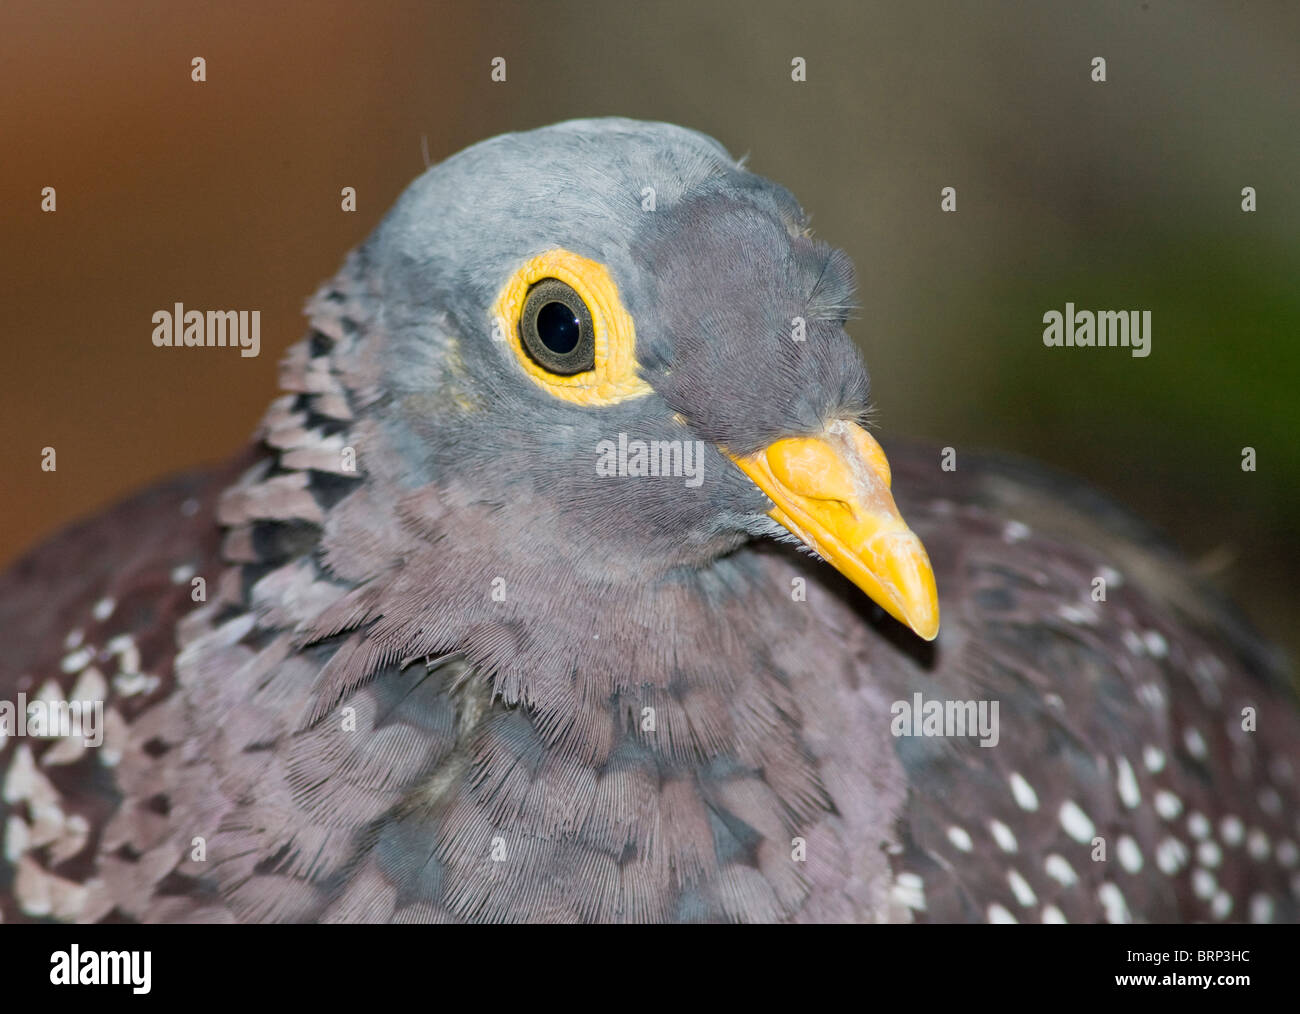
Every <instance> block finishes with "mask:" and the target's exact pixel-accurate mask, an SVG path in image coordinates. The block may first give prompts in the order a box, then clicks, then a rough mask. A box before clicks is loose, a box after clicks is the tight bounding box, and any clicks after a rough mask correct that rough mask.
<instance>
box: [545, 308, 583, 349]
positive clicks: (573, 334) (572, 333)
mask: <svg viewBox="0 0 1300 1014" xmlns="http://www.w3.org/2000/svg"><path fill="white" fill-rule="evenodd" d="M581 336H582V327H581V325H579V323H578V318H577V317H576V316H575V315H574V313H573V311H572V310H570V309H569V308H568V307H567V306H565V305H564V304H563V303H547V304H546V305H545V306H543V307H542V308H541V309H540V310H538V311H537V337H539V338H540V339H541V340H542V344H543V345H545V346H546V347H547V348H548V349H550V350H551V351H552V352H557V353H559V354H561V355H563V354H564V353H566V352H572V351H573V350H574V349H575V348H577V346H578V339H579V338H580V337H581Z"/></svg>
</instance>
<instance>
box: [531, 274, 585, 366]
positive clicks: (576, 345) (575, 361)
mask: <svg viewBox="0 0 1300 1014" xmlns="http://www.w3.org/2000/svg"><path fill="white" fill-rule="evenodd" d="M519 338H520V340H521V341H522V343H523V346H524V350H525V351H526V352H527V353H528V357H529V358H530V359H532V361H533V362H535V363H536V364H537V365H538V366H540V367H542V368H543V369H545V370H549V371H550V372H551V373H554V374H557V375H559V376H561V377H571V376H573V375H574V374H576V373H585V372H587V371H589V370H594V369H595V368H596V342H595V328H594V326H593V324H592V319H591V310H590V309H588V307H587V304H586V302H585V301H584V300H583V298H582V297H581V296H579V295H578V294H577V292H575V291H574V290H573V288H572V286H570V285H567V284H566V283H564V282H562V281H560V280H559V279H558V278H543V279H542V280H541V281H539V282H537V283H536V284H535V285H533V286H532V287H531V288H530V289H529V290H528V294H527V296H525V297H524V306H523V310H522V311H521V313H520V315H519Z"/></svg>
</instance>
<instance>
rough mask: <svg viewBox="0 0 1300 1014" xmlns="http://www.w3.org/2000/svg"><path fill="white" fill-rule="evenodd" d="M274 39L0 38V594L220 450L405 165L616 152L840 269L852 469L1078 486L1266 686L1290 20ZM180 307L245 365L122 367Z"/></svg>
mask: <svg viewBox="0 0 1300 1014" xmlns="http://www.w3.org/2000/svg"><path fill="white" fill-rule="evenodd" d="M269 6H270V5H264V4H262V3H222V4H220V5H216V4H200V3H197V2H191V3H177V2H166V3H164V2H158V3H141V2H129V3H128V2H123V0H100V2H88V3H68V2H51V0H4V3H3V6H2V7H0V83H2V84H3V87H0V139H2V141H0V143H2V145H3V148H2V149H0V150H2V151H3V158H2V159H0V237H2V240H0V244H2V245H0V278H2V279H3V281H2V282H0V311H3V322H4V331H5V335H4V339H3V342H4V344H3V348H4V351H5V356H4V366H3V369H0V405H3V413H4V439H3V440H2V441H0V518H2V519H3V525H0V565H2V564H3V563H6V562H8V561H9V560H10V559H12V558H13V557H14V556H15V555H16V554H18V553H19V552H20V551H22V550H23V549H24V548H25V547H27V546H29V545H31V544H32V543H33V542H34V541H35V540H38V539H39V538H41V537H43V536H45V535H48V534H50V533H52V532H53V531H54V530H55V529H57V528H58V527H59V526H61V525H63V524H65V523H67V522H68V521H70V520H72V519H73V518H75V517H77V516H79V515H82V514H85V513H88V512H90V511H93V510H94V509H96V508H99V507H101V506H103V505H105V504H107V503H109V502H111V501H113V500H115V499H117V498H119V497H121V496H122V495H124V494H126V493H128V492H129V491H130V490H132V489H133V488H135V487H138V486H139V485H141V484H143V483H146V482H148V481H150V480H152V479H155V478H157V477H160V476H162V475H165V474H167V473H169V472H173V471H175V470H177V469H182V468H186V467H189V466H194V465H198V464H201V463H206V462H213V461H217V460H220V459H221V458H223V457H225V456H227V455H228V454H230V453H232V452H233V451H235V450H236V449H237V448H238V447H240V446H241V445H242V444H244V443H245V441H246V440H247V438H248V435H249V434H250V433H251V432H252V430H253V429H254V428H255V426H256V425H257V421H258V418H259V416H260V414H261V412H262V410H263V409H264V407H265V405H266V403H267V401H268V400H269V399H270V398H271V397H272V396H273V395H274V393H275V391H276V370H275V362H276V360H277V359H278V357H279V355H280V354H281V353H282V352H283V350H284V349H285V348H286V347H287V346H289V345H290V344H291V343H293V342H294V341H295V340H297V339H298V338H299V337H300V336H301V334H302V331H303V322H302V318H301V315H300V311H301V306H302V303H303V300H304V298H305V297H306V296H307V295H308V294H309V293H310V292H311V291H312V290H313V289H314V288H315V286H316V285H317V284H318V283H320V282H321V281H322V280H323V279H325V278H326V277H328V276H329V275H330V274H331V273H332V272H333V271H334V270H335V268H336V266H337V265H338V264H339V262H340V261H341V259H342V257H343V255H344V253H345V252H346V251H347V250H348V249H349V248H350V247H352V246H354V245H355V244H356V243H358V242H359V241H360V240H362V239H363V238H364V237H365V235H366V234H367V233H368V232H369V231H370V229H371V228H372V227H373V226H374V224H375V223H376V222H377V221H378V219H379V218H380V216H381V215H382V214H383V213H384V211H385V210H386V209H387V207H388V206H389V204H390V203H391V202H392V201H393V199H394V198H395V197H396V196H397V195H398V193H400V191H401V190H402V188H403V187H404V186H405V185H406V184H407V183H408V182H409V181H410V180H411V179H412V178H413V177H414V176H415V175H417V174H418V173H419V172H420V171H421V170H422V169H423V167H424V164H425V155H426V153H427V157H428V159H430V160H432V161H437V160H439V159H442V158H444V157H445V156H447V155H450V154H452V153H453V152H455V151H457V150H458V149H460V148H462V147H464V146H465V145H467V144H470V143H472V142H474V141H477V140H480V139H482V138H485V137H488V136H490V135H493V134H496V133H500V132H502V131H507V130H515V129H522V128H530V127H535V126H540V125H542V124H546V123H550V122H553V121H556V120H562V119H566V118H569V117H575V116H593V115H604V114H618V115H624V116H633V117H641V118H649V119H663V120H670V121H674V122H677V123H681V124H684V125H687V126H691V127H695V128H697V129H700V130H702V131H705V132H706V133H709V134H712V135H713V136H715V137H717V138H718V139H719V140H720V141H721V142H722V143H723V144H724V145H726V146H727V147H728V148H729V149H730V150H731V151H732V152H733V153H734V154H737V155H739V154H744V153H749V155H750V165H751V167H752V168H754V169H755V170H756V171H758V172H760V173H762V174H764V175H766V176H769V177H771V178H773V179H776V180H778V181H780V182H781V183H784V184H785V185H786V186H788V187H789V188H790V189H791V190H792V191H793V192H794V193H795V194H796V195H797V196H798V197H799V198H800V200H801V202H802V203H803V204H804V207H805V208H806V209H808V210H809V211H810V212H811V213H812V215H813V224H814V227H815V229H816V231H817V233H818V234H819V235H820V236H821V237H822V238H824V239H826V240H828V241H829V242H831V243H833V244H835V245H837V246H840V247H843V248H845V249H846V250H847V251H848V252H849V253H850V254H851V255H852V257H853V259H854V261H855V262H856V264H857V267H858V275H859V291H860V299H861V303H862V311H861V313H860V314H859V317H858V319H857V320H856V321H854V322H853V323H852V324H851V330H852V332H853V333H854V335H855V337H856V338H857V339H858V340H859V341H860V342H861V343H862V346H863V348H864V349H865V351H866V355H867V361H868V363H869V365H870V367H871V370H872V375H873V381H874V385H875V398H876V403H877V406H878V408H879V415H878V421H879V423H880V436H881V439H882V442H883V443H884V444H885V446H886V448H887V447H888V446H889V437H890V434H897V433H907V434H910V435H913V436H918V437H924V438H928V439H931V440H933V441H935V442H937V443H940V444H951V445H954V446H957V447H959V448H960V447H970V446H982V447H991V448H998V449H1002V450H1008V451H1014V452H1018V453H1022V454H1025V455H1030V456H1033V457H1036V458H1039V459H1042V460H1044V461H1047V462H1050V463H1051V464H1053V465H1056V466H1058V467H1060V468H1063V469H1066V470H1068V471H1070V472H1073V473H1075V474H1078V475H1081V476H1083V477H1085V478H1087V479H1088V480H1090V481H1091V482H1092V483H1094V484H1095V485H1097V486H1098V487H1100V488H1102V489H1104V490H1106V491H1108V492H1109V493H1111V494H1112V495H1114V496H1115V497H1116V498H1118V499H1119V500H1120V501H1121V502H1123V503H1124V504H1126V505H1128V506H1129V507H1131V508H1133V509H1134V510H1135V511H1137V512H1138V513H1140V514H1142V515H1144V516H1146V517H1147V518H1148V519H1149V520H1151V521H1152V522H1154V523H1156V524H1157V525H1158V526H1160V527H1163V528H1164V529H1165V530H1166V531H1167V532H1168V533H1169V534H1170V535H1171V536H1172V537H1173V539H1174V540H1175V541H1176V542H1177V543H1178V544H1180V545H1181V546H1182V547H1183V549H1184V550H1186V551H1187V553H1188V554H1190V555H1191V557H1192V558H1193V559H1194V560H1198V561H1200V562H1201V564H1202V565H1203V568H1204V569H1205V570H1206V571H1207V572H1212V573H1213V574H1214V575H1215V577H1216V579H1217V580H1218V581H1219V583H1220V584H1221V585H1222V586H1223V587H1224V588H1225V589H1227V590H1228V591H1229V592H1230V593H1231V594H1233V595H1234V596H1235V597H1236V598H1237V599H1238V600H1239V601H1240V602H1241V603H1242V604H1243V605H1244V607H1245V609H1246V612H1247V613H1248V615H1249V616H1250V617H1251V618H1252V619H1253V620H1254V622H1255V623H1256V625H1257V626H1259V627H1260V628H1261V629H1263V630H1264V631H1265V632H1267V633H1268V634H1269V635H1271V636H1272V637H1273V638H1274V639H1276V640H1279V641H1281V642H1283V643H1284V644H1286V645H1287V646H1288V648H1289V651H1290V653H1291V655H1292V658H1293V659H1295V658H1296V657H1297V656H1300V631H1298V630H1297V627H1298V626H1300V624H1297V623H1296V620H1297V618H1300V593H1298V591H1297V588H1298V587H1300V581H1297V579H1296V575H1297V573H1300V511H1298V510H1297V504H1296V495H1297V491H1298V490H1300V443H1298V442H1297V440H1296V436H1297V431H1298V429H1300V426H1298V425H1297V424H1298V423H1300V395H1298V393H1297V392H1300V285H1298V284H1297V279H1298V278H1300V184H1298V181H1300V5H1298V4H1294V3H1250V4H1231V5H1229V4H1216V5H1210V4H1189V3H1172V2H1157V0H1150V2H1147V3H1109V4H1093V5H1081V4H1077V3H1064V2H1062V3H1056V4H1048V3H1039V4H1029V3H1025V4H1000V3H992V2H982V3H978V4H968V3H957V2H954V3H942V4H940V3H930V2H914V3H908V4H898V3H888V4H885V3H854V4H846V3H838V4H822V3H815V2H801V3H799V4H791V3H788V2H779V0H746V2H743V3H734V4H726V3H701V2H699V0H692V2H684V3H676V2H674V3H642V4H636V5H626V6H624V7H623V8H622V9H617V10H616V9H612V8H610V7H607V6H605V5H598V4H594V3H563V2H548V3H531V4H525V3H514V4H503V3H496V4H494V3H473V4H450V3H447V4H443V3H427V2H426V3H414V2H412V3H380V2H372V3H361V2H355V3H342V2H331V0H313V2H310V3H306V2H298V3H292V2H291V3H283V4H277V5H276V9H275V10H269V9H267V8H268V7H269ZM196 56H202V57H203V58H204V59H205V60H206V61H207V80H206V82H204V83H202V84H196V83H194V82H192V81H191V80H190V68H191V64H190V61H191V59H192V58H194V57H196ZM498 56H500V57H504V58H505V60H506V66H507V79H506V81H505V82H504V83H494V82H493V81H491V80H490V70H491V66H490V65H491V61H492V59H493V58H494V57H498ZM1096 56H1102V57H1104V58H1105V59H1106V70H1107V80H1106V82H1105V83H1104V84H1098V83H1094V82H1093V81H1092V80H1091V79H1090V72H1091V61H1092V59H1093V58H1094V57H1096ZM794 57H803V58H804V59H805V60H806V62H807V80H806V81H805V82H803V83H798V84H796V83H794V82H792V81H791V60H792V59H793V58H794ZM46 186H53V187H56V188H57V201H58V205H57V207H58V210H57V211H56V212H55V213H53V214H46V213H42V212H41V210H40V199H41V189H42V188H43V187H46ZM344 186H352V187H355V188H356V190H357V193H358V201H357V211H356V212H355V213H352V214H348V213H344V212H343V211H341V210H340V207H339V203H340V197H339V191H340V189H341V188H342V187H344ZM946 186H952V187H955V188H956V190H957V212H956V213H955V214H943V213H941V212H940V210H939V202H940V189H941V188H942V187H946ZM1246 186H1250V187H1254V188H1255V190H1256V192H1257V194H1258V198H1257V199H1258V211H1257V212H1255V213H1253V214H1246V213H1243V212H1242V210H1241V200H1242V198H1241V190H1242V188H1243V187H1246ZM1067 300H1069V301H1072V302H1074V303H1075V304H1076V305H1077V306H1079V307H1080V308H1092V309H1129V308H1141V309H1150V310H1151V311H1152V318H1153V320H1152V330H1153V352H1152V354H1151V356H1150V357H1149V358H1146V359H1136V358H1133V357H1132V356H1130V355H1129V354H1128V352H1127V351H1125V350H1121V349H1108V350H1098V349H1047V348H1045V347H1044V346H1043V343H1042V338H1041V336H1042V331H1043V324H1042V315H1043V313H1044V312H1046V311H1047V310H1050V309H1057V310H1060V309H1063V307H1064V304H1065V302H1066V301H1067ZM177 301H181V302H184V303H185V304H187V306H190V307H194V308H205V309H207V308H218V307H236V308H259V309H261V311H262V355H261V356H260V357H259V358H256V359H245V358H241V357H240V356H239V355H238V354H237V353H235V352H233V351H229V350H218V349H211V350H205V351H201V352H194V351H189V352H186V353H184V354H179V353H175V352H174V350H165V349H155V348H154V347H153V346H152V344H151V342H150V335H151V333H152V324H151V322H150V317H151V315H152V313H153V312H154V311H155V310H158V309H162V308H170V306H171V304H172V303H174V302H177ZM47 445H49V446H53V447H55V448H56V449H57V452H58V471H57V472H55V473H44V472H42V471H41V470H40V453H41V448H42V447H45V446H47ZM1244 446H1251V447H1254V448H1255V449H1256V451H1257V454H1258V470H1257V471H1255V472H1253V473H1249V472H1243V471H1242V469H1241V466H1240V462H1241V451H1242V448H1243V447H1244Z"/></svg>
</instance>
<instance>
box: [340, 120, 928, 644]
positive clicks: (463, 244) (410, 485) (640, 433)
mask: <svg viewBox="0 0 1300 1014" xmlns="http://www.w3.org/2000/svg"><path fill="white" fill-rule="evenodd" d="M350 273H351V274H352V275H353V276H355V277H364V278H365V279H367V281H366V285H367V286H368V287H369V288H370V292H369V293H368V298H367V299H366V300H364V302H365V304H366V306H368V307H369V310H368V311H367V319H366V320H365V322H364V323H363V324H361V325H360V326H361V327H362V329H363V330H364V332H365V337H366V340H365V341H364V342H362V343H358V344H357V346H356V350H355V352H354V353H353V354H351V355H350V356H342V357H340V363H339V364H338V366H337V368H339V369H340V370H342V371H343V372H344V373H345V374H347V375H348V376H349V378H350V379H349V384H350V387H351V388H352V390H353V391H354V392H355V394H354V399H355V400H357V401H358V403H359V404H361V405H362V406H363V408H362V422H363V423H364V424H365V425H364V426H363V427H362V432H363V433H368V434H370V437H372V438H373V439H371V440H367V439H362V440H361V446H360V448H359V453H360V456H361V460H362V463H363V465H364V467H365V468H366V469H367V470H368V471H371V472H375V471H378V472H380V473H382V474H383V475H384V478H385V479H386V480H387V481H388V483H389V486H388V487H386V488H392V489H393V490H395V491H397V495H398V496H418V494H419V491H421V490H423V489H428V488H436V489H437V490H438V494H437V499H438V506H437V507H436V508H435V507H431V506H430V505H429V504H430V501H429V500H428V499H426V500H425V501H424V502H423V505H422V506H420V507H418V508H409V509H408V514H409V513H410V512H411V510H414V511H415V512H416V513H418V512H419V511H421V510H423V511H427V512H429V513H431V514H438V515H439V516H440V517H441V518H442V519H443V520H442V521H441V522H440V523H439V526H438V527H436V528H435V527H434V526H432V525H430V527H429V528H428V532H430V533H434V534H431V537H436V538H439V539H444V540H445V542H447V543H451V542H454V541H458V540H462V541H463V538H464V537H468V536H474V537H475V538H477V539H478V541H477V542H476V544H477V545H478V546H479V547H481V552H484V553H486V554H487V555H488V556H489V557H490V556H492V555H493V553H494V552H496V551H497V550H500V551H501V554H502V559H503V560H505V558H506V556H507V554H506V552H505V549H504V547H506V546H513V547H514V548H515V549H516V550H519V551H522V552H523V553H525V554H529V555H531V556H533V557H536V558H540V559H547V558H549V559H550V560H551V561H552V562H553V563H554V566H553V567H552V568H551V575H552V576H551V578H550V579H549V580H551V581H553V582H554V585H553V588H554V592H555V594H557V595H559V596H563V595H564V594H566V588H567V587H568V586H567V585H566V582H570V583H571V584H572V585H573V586H583V587H588V588H590V587H595V586H598V585H603V584H609V583H611V582H613V583H617V582H618V581H620V580H627V581H645V580H646V579H652V578H657V577H661V576H668V575H672V574H674V573H688V574H689V573H698V572H700V571H702V570H705V569H707V568H708V567H709V566H710V564H711V563H712V562H714V561H716V560H718V559H720V558H723V557H725V556H726V555H728V554H729V553H731V552H733V551H734V550H735V549H736V548H737V547H739V546H740V545H741V544H743V543H745V542H747V541H750V540H753V539H755V538H760V537H777V538H781V539H785V540H787V541H794V540H797V541H798V542H799V543H800V544H802V545H803V546H805V547H807V548H808V549H811V550H813V551H815V552H816V553H817V554H819V555H820V556H821V557H822V558H824V559H825V560H826V561H828V562H829V563H830V564H831V565H832V566H834V567H835V568H836V569H837V570H839V571H840V572H841V573H843V574H844V575H845V576H846V577H848V578H849V579H850V580H851V581H852V582H853V583H854V584H856V585H857V586H858V587H859V588H861V589H862V590H863V591H864V592H866V594H867V595H869V596H870V597H871V598H872V599H873V600H874V601H875V602H876V603H878V604H879V605H880V606H881V607H882V608H884V609H885V610H886V611H887V612H889V613H890V614H891V615H893V616H894V617H895V618H896V619H898V620H900V621H902V622H903V623H905V624H907V625H908V626H910V627H911V628H912V629H913V630H914V631H915V632H916V633H917V634H919V635H920V636H921V637H923V638H926V639H932V638H933V637H934V636H935V634H936V632H937V629H938V622H939V619H938V604H937V598H936V593H935V585H934V576H933V572H932V570H931V567H930V563H929V560H928V558H927V556H926V553H925V550H924V548H923V547H922V545H921V543H920V541H919V540H918V539H917V537H916V536H915V535H914V534H913V533H912V532H911V531H910V530H909V529H908V528H907V526H906V524H905V523H904V521H903V519H902V518H901V516H900V515H899V512H898V510H897V508H896V506H895V504H894V500H893V497H892V495H891V492H890V473H889V466H888V463H887V461H886V459H885V455H884V452H883V451H882V450H881V448H880V445H879V444H878V443H877V442H876V441H875V439H874V438H873V437H872V436H871V435H870V434H868V433H867V431H866V430H865V428H864V420H865V417H866V414H867V411H868V378H867V372H866V369H865V367H864V365H863V363H862V361H861V358H860V356H859V354H858V351H857V349H856V347H855V345H854V343H853V342H852V340H851V339H850V338H849V336H848V335H847V333H846V332H845V329H844V328H845V321H846V318H847V316H848V314H849V313H850V311H851V309H852V305H853V303H852V299H853V296H852V293H853V277H852V266H851V264H850V262H849V260H848V258H847V257H846V256H845V255H844V254H843V253H841V252H840V251H837V250H833V249H832V248H830V247H829V246H827V245H826V244H824V243H822V242H820V241H817V240H815V239H813V238H812V237H811V236H810V235H809V232H808V226H807V220H806V218H805V216H804V214H803V212H802V210H801V209H800V207H799V205H798V203H797V202H796V201H795V200H794V198H793V197H792V196H791V195H790V194H789V193H788V192H787V191H786V190H784V189H783V188H781V187H779V186H777V185H775V184H773V183H770V182H768V181H767V180H765V179H763V178H761V177H759V176H757V175H755V174H753V173H751V172H749V171H747V170H746V169H745V168H744V167H743V166H741V165H740V164H738V163H737V162H736V161H734V160H733V159H731V158H730V157H729V156H728V154H727V153H726V152H725V151H724V150H723V149H722V148H721V147H720V146H719V145H718V144H717V143H716V142H714V141H713V140H711V139H709V138H707V137H705V136H703V135H701V134H699V133H696V132H694V131H690V130H686V129H683V128H680V127H675V126H670V125H667V124H658V123H642V122H636V121H630V120H622V119H601V120H585V121H572V122H568V123H562V124H559V125H556V126H552V127H547V128H544V129H540V130H534V131H530V132H526V133H517V134H507V135H503V136H500V137H496V138H493V139H491V140H489V141H486V142H483V143H481V144H478V145H475V146H473V147H471V148H469V149H466V150H465V151H463V152H461V153H460V154H458V155H456V156H454V157H452V158H450V159H448V160H447V161H445V162H443V163H441V164H440V165H437V166H435V167H433V168H431V169H429V170H428V171H427V172H426V173H425V174H424V175H423V176H422V177H421V178H419V179H418V180H416V181H415V182H414V183H413V184H412V185H411V187H410V188H409V189H408V190H407V192H406V193H405V194H404V195H403V196H402V198H401V199H400V200H399V202H398V203H397V204H396V205H395V207H394V208H393V209H392V211H391V212H390V213H389V215H388V216H387V217H386V219H385V220H384V222H383V223H382V224H381V225H380V227H379V228H378V229H377V230H376V231H375V233H374V234H373V235H372V237H371V238H370V239H369V241H368V242H367V243H366V244H365V245H364V246H363V247H362V248H361V249H360V251H359V252H358V253H357V254H356V255H355V257H354V263H353V264H352V267H351V272H350ZM331 298H334V299H339V298H341V297H339V296H338V294H337V293H335V295H334V296H333V297H331V295H330V294H329V292H328V290H327V291H326V292H325V293H323V294H322V295H321V296H320V297H318V299H317V301H316V307H315V312H316V314H317V316H320V315H322V314H325V313H327V312H328V311H329V301H330V299H331ZM368 444H369V446H371V447H377V446H382V448H383V452H382V453H376V454H371V455H369V456H367V445H368ZM470 505H478V506H479V507H480V508H482V511H481V512H480V513H482V514H485V516H487V517H490V519H491V521H490V525H491V528H492V532H493V533H494V534H493V535H488V534H486V530H483V531H475V532H466V531H463V530H457V526H471V525H477V524H478V522H471V521H467V520H466V516H467V508H468V507H469V506H470ZM378 538H379V536H375V539H378ZM372 541H374V539H372ZM514 559H518V555H517V554H516V556H515V557H514ZM507 566H508V564H507V563H502V567H503V568H506V567H507ZM504 572H505V570H504V569H503V573H504ZM507 576H508V574H507Z"/></svg>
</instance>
